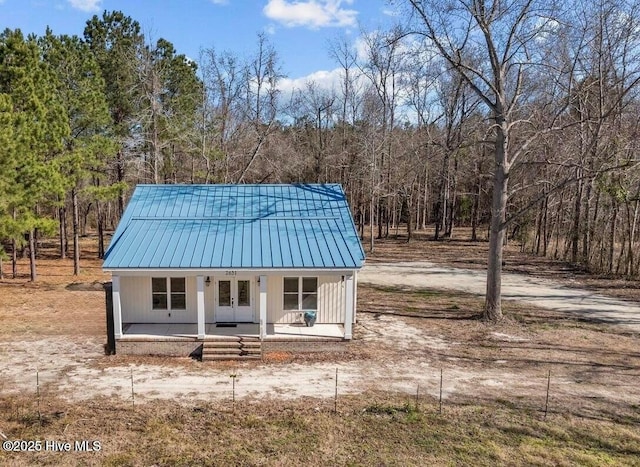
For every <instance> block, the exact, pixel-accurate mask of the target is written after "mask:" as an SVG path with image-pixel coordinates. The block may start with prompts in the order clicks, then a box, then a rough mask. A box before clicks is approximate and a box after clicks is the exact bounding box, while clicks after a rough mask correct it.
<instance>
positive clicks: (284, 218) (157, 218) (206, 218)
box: [130, 216, 340, 221]
mask: <svg viewBox="0 0 640 467" xmlns="http://www.w3.org/2000/svg"><path fill="white" fill-rule="evenodd" d="M331 219H340V216H186V217H183V216H177V217H167V216H135V217H131V219H130V221H218V220H220V221H228V220H256V221H261V220H271V221H296V220H301V221H304V220H316V221H317V220H331Z"/></svg>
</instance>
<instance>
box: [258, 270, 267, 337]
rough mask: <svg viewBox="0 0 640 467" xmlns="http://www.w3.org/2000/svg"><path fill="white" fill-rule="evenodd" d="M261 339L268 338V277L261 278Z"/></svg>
mask: <svg viewBox="0 0 640 467" xmlns="http://www.w3.org/2000/svg"><path fill="white" fill-rule="evenodd" d="M259 280H260V305H259V306H260V339H264V338H265V337H267V276H260V278H259Z"/></svg>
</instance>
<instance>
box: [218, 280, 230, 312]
mask: <svg viewBox="0 0 640 467" xmlns="http://www.w3.org/2000/svg"><path fill="white" fill-rule="evenodd" d="M218 306H231V281H220V282H218Z"/></svg>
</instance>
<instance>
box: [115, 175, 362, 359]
mask: <svg viewBox="0 0 640 467" xmlns="http://www.w3.org/2000/svg"><path fill="white" fill-rule="evenodd" d="M363 263H364V252H363V249H362V245H361V243H360V240H359V238H358V235H357V232H356V228H355V225H354V223H353V218H352V216H351V212H350V210H349V206H348V204H347V201H346V197H345V194H344V192H343V190H342V187H341V186H340V185H335V184H294V185H139V186H137V187H136V189H135V191H134V193H133V195H132V197H131V200H130V201H129V204H128V206H127V208H126V210H125V212H124V215H123V217H122V219H121V221H120V224H119V225H118V228H117V229H116V231H115V233H114V235H113V238H112V240H111V243H110V245H109V248H108V250H107V252H106V253H105V259H104V264H103V269H104V271H107V272H111V274H112V278H113V279H112V298H113V322H114V335H115V340H116V343H117V344H116V346H117V347H118V348H119V351H120V350H122V349H124V350H126V351H130V352H136V349H137V350H138V352H137V353H147V352H152V353H181V352H185V351H190V349H191V348H192V347H193V345H194V343H198V342H200V343H202V342H203V341H206V340H208V339H210V338H213V337H215V336H217V335H233V334H234V333H240V330H242V333H244V334H251V333H255V335H256V337H259V338H260V339H261V340H268V339H276V338H285V337H287V336H291V337H295V336H296V335H297V336H298V337H299V336H308V337H317V336H322V335H325V336H326V337H332V338H336V337H338V338H340V339H343V340H349V339H351V338H352V325H353V323H354V322H355V313H356V287H357V273H358V270H359V269H360V268H361V267H362V265H363ZM307 311H311V312H315V316H316V321H315V323H316V324H315V325H313V326H311V327H307V326H305V325H304V318H303V315H304V313H305V312H307ZM136 342H137V343H138V344H135V343H136ZM143 342H144V343H146V344H144V345H143V344H141V343H143ZM149 342H156V343H158V342H165V344H156V345H155V347H153V346H152V347H151V348H149V345H150V344H149ZM177 342H183V343H184V342H186V343H189V344H183V345H182V348H181V349H179V350H176V345H175V344H176V343H177ZM167 343H173V344H174V345H172V346H171V345H169V344H167ZM124 344H126V345H124ZM167 346H169V347H172V350H170V351H168V352H165V351H164V350H163V349H165V348H167Z"/></svg>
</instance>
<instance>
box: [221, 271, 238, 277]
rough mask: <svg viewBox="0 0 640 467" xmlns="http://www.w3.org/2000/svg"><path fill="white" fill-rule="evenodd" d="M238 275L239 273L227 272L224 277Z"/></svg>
mask: <svg viewBox="0 0 640 467" xmlns="http://www.w3.org/2000/svg"><path fill="white" fill-rule="evenodd" d="M236 273H237V271H225V272H224V275H225V276H235V275H236Z"/></svg>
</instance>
